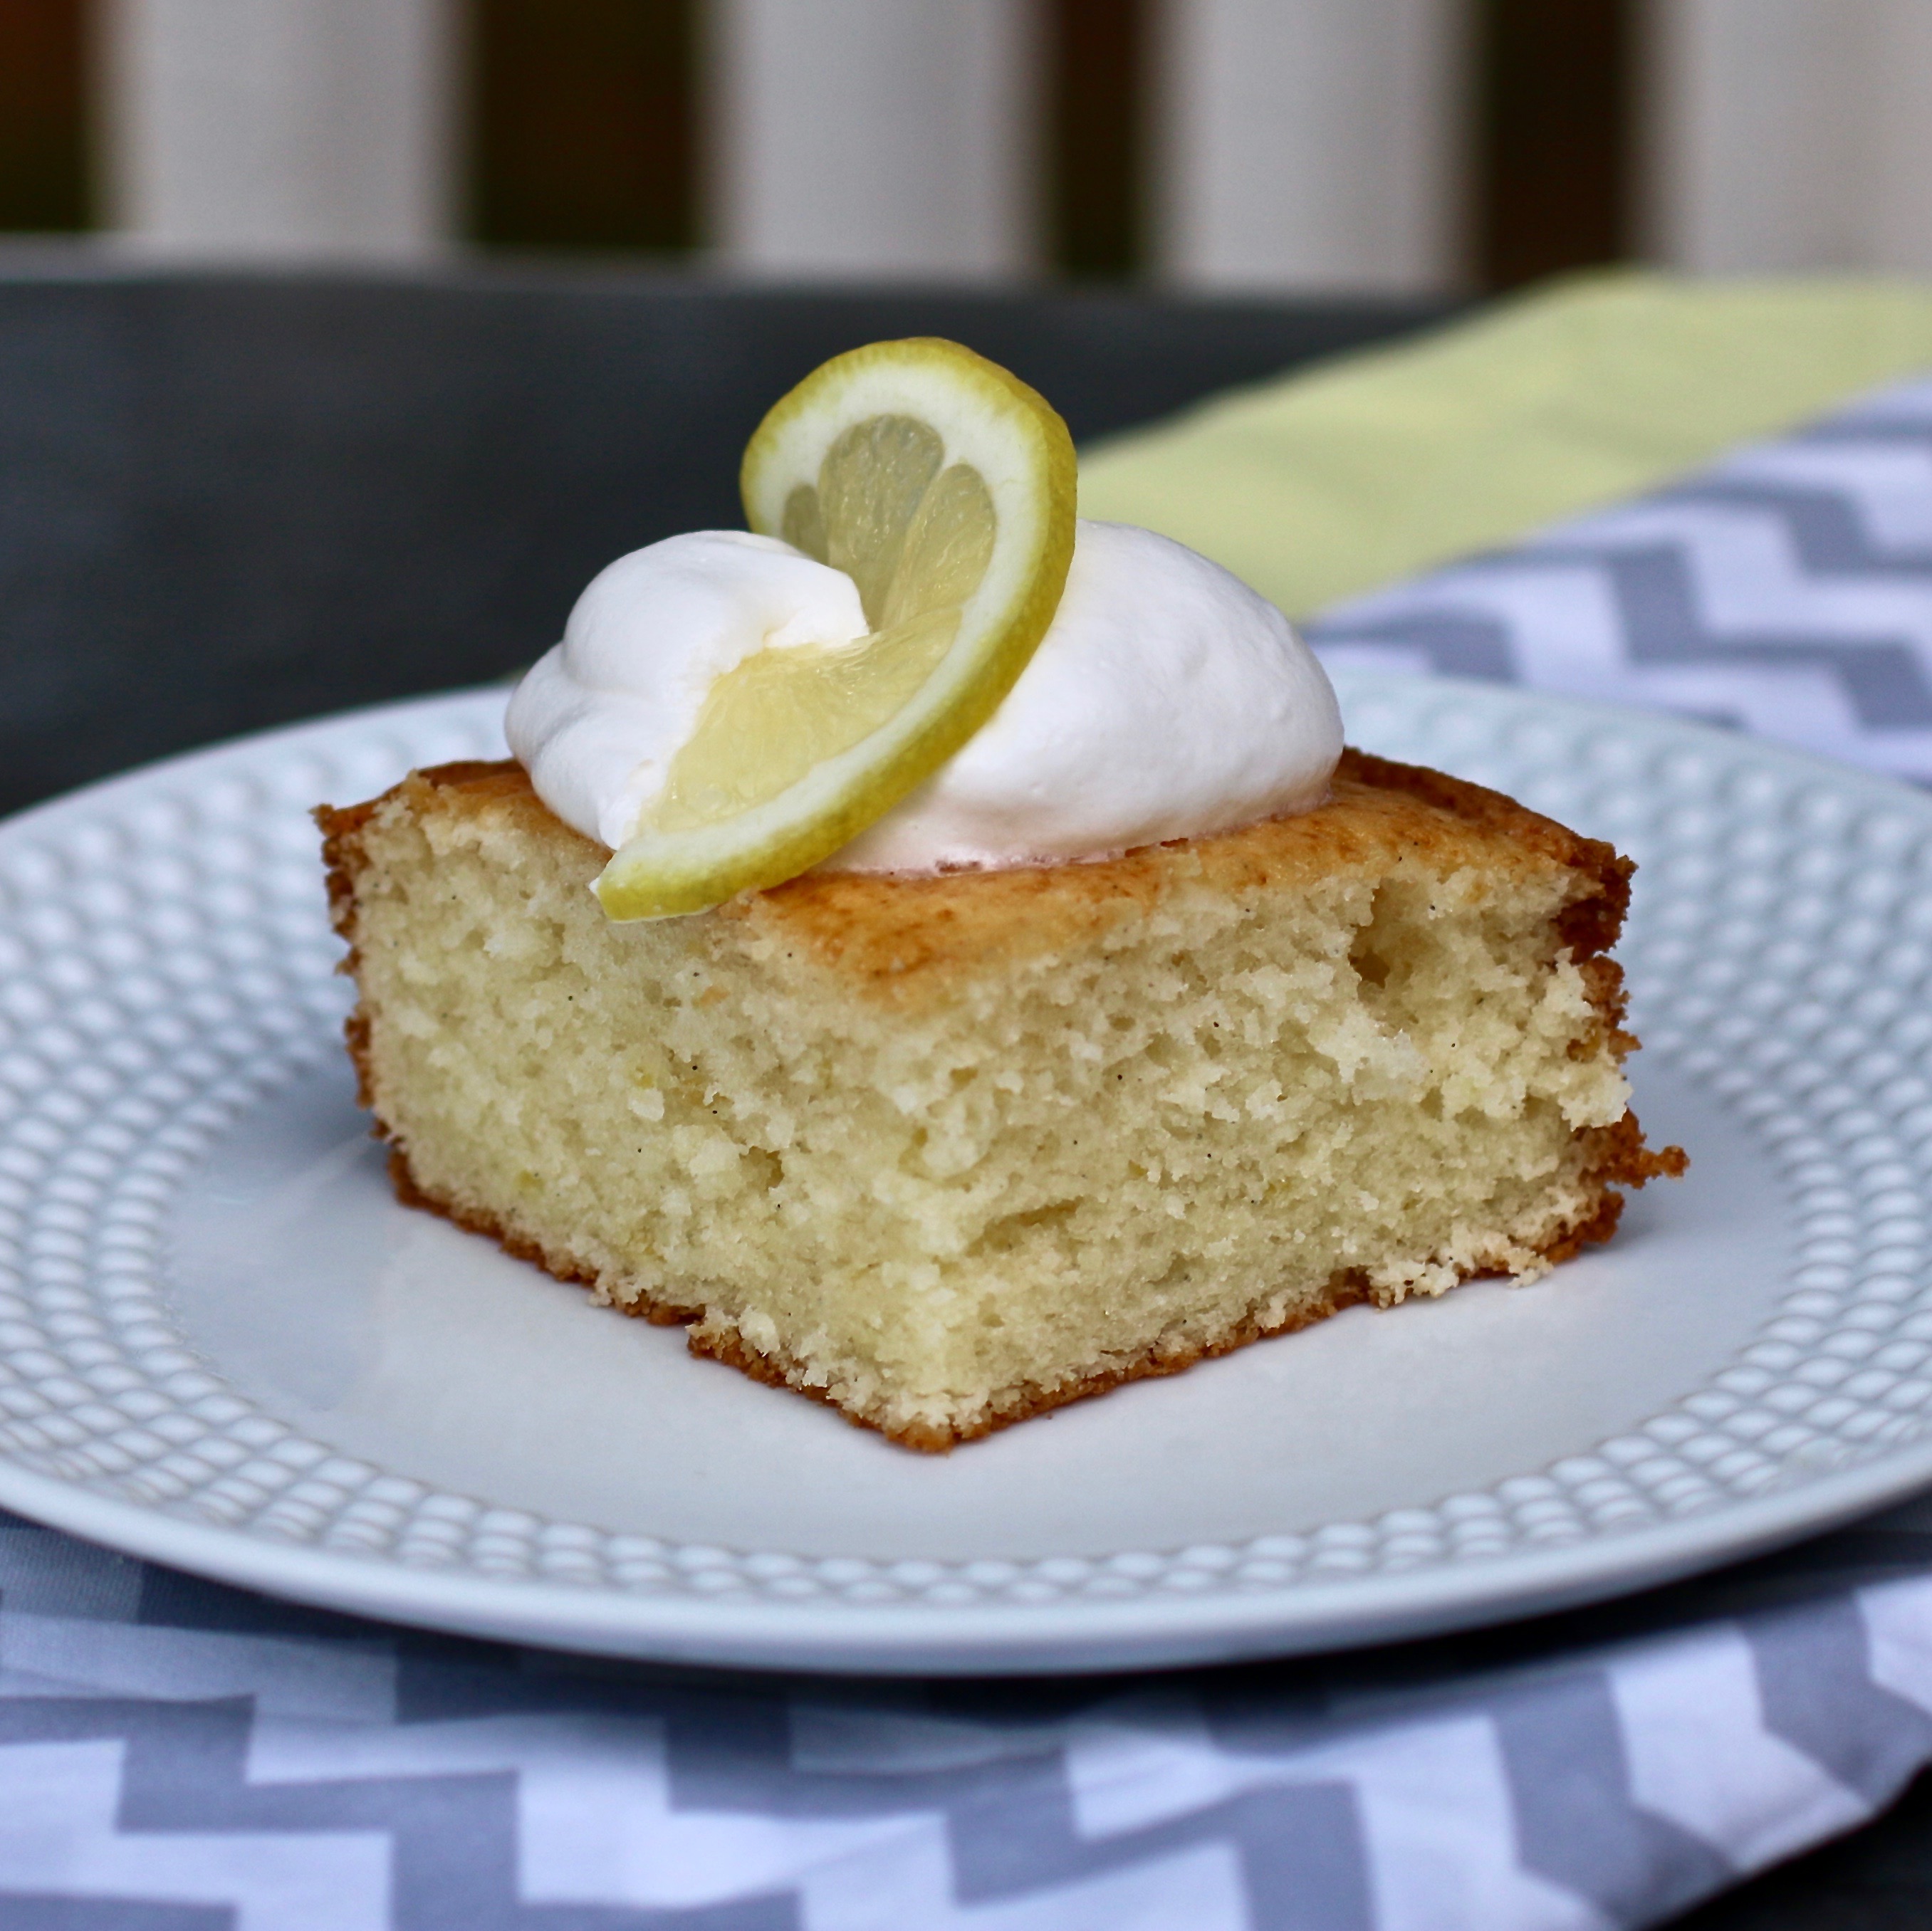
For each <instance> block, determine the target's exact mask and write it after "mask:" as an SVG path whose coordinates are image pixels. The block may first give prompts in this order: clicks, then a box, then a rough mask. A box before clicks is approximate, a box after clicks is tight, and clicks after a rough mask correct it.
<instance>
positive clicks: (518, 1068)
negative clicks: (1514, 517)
mask: <svg viewBox="0 0 1932 1931" xmlns="http://www.w3.org/2000/svg"><path fill="white" fill-rule="evenodd" d="M317 815H318V817H319V818H320V820H321V822H322V824H323V829H324V832H325V835H326V856H327V859H328V862H329V867H330V891H331V896H332V904H333V907H334V910H335V918H336V922H337V924H338V928H339V929H340V930H341V932H342V933H343V934H344V937H346V938H347V940H349V942H350V958H349V960H348V961H347V969H349V970H352V971H353V973H354V974H355V975H356V979H357V980H358V983H359V988H360V990H361V994H362V999H361V1003H360V1005H359V1008H358V1009H357V1012H356V1015H355V1016H354V1017H353V1018H352V1019H351V1020H350V1024H349V1036H350V1049H351V1051H352V1054H353V1056H354V1057H355V1059H356V1064H357V1067H358V1070H359V1078H360V1081H361V1087H362V1099H363V1102H364V1104H365V1105H368V1106H369V1107H371V1108H373V1110H374V1112H375V1114H376V1116H377V1121H378V1130H379V1131H380V1132H381V1133H383V1135H384V1136H385V1137H386V1138H388V1139H389V1141H390V1142H391V1143H392V1170H393V1171H394V1173H395V1176H396V1180H397V1184H398V1191H399V1192H400V1193H401V1195H402V1196H403V1197H404V1198H405V1199H406V1200H409V1201H411V1202H412V1203H413V1204H419V1205H424V1206H428V1207H434V1208H435V1209H437V1210H439V1211H441V1212H443V1213H446V1214H448V1215H449V1216H451V1217H452V1219H455V1220H456V1221H457V1222H459V1223H460V1224H461V1225H464V1226H466V1227H469V1228H473V1229H475V1230H477V1231H482V1232H485V1233H487V1234H490V1235H492V1236H493V1237H495V1238H496V1239H497V1240H499V1241H501V1242H502V1244H503V1245H504V1246H505V1247H507V1248H508V1249H509V1250H510V1251H511V1252H514V1253H517V1254H519V1255H523V1256H524V1257H526V1258H530V1259H532V1260H535V1261H538V1263H540V1264H541V1265H542V1266H544V1267H546V1268H547V1269H548V1270H550V1272H551V1273H554V1274H556V1275H558V1276H561V1277H562V1278H564V1279H576V1280H581V1281H583V1282H586V1283H589V1285H591V1286H592V1288H593V1290H594V1291H595V1294H597V1296H598V1298H599V1299H601V1300H605V1301H607V1302H610V1303H613V1304H614V1305H615V1306H618V1307H619V1308H622V1309H625V1310H626V1311H627V1312H632V1313H637V1314H641V1315H646V1316H647V1317H649V1318H653V1319H658V1320H665V1321H684V1322H687V1323H688V1324H689V1333H690V1345H691V1348H692V1349H693V1351H694V1352H697V1353H700V1354H708V1355H709V1356H712V1357H714V1358H715V1359H718V1360H722V1361H725V1362H728V1363H730V1364H731V1365H733V1366H736V1367H739V1368H740V1369H743V1370H745V1372H748V1373H751V1374H752V1375H756V1376H757V1377H758V1378H760V1379H763V1380H766V1381H775V1382H780V1383H782V1384H786V1385H788V1386H790V1387H793V1388H796V1389H798V1390H801V1391H802V1392H803V1393H807V1394H809V1395H812V1396H816V1397H817V1398H819V1399H823V1400H825V1401H827V1402H831V1403H832V1404H833V1405H835V1406H836V1407H838V1408H839V1409H840V1410H841V1411H843V1412H844V1414H847V1416H848V1417H850V1418H851V1419H853V1420H855V1421H858V1422H861V1423H865V1424H867V1425H868V1426H872V1427H874V1428H877V1429H880V1430H882V1431H883V1432H885V1433H886V1435H889V1436H891V1437H892V1438H893V1439H895V1441H900V1442H901V1443H904V1444H906V1445H907V1446H909V1447H916V1448H922V1449H935V1450H937V1449H944V1448H947V1447H950V1446H952V1445H953V1444H954V1443H956V1442H958V1441H964V1440H967V1439H969V1438H972V1437H974V1436H975V1435H983V1434H985V1433H986V1432H989V1431H990V1430H992V1429H995V1428H998V1427H1001V1426H1004V1425H1006V1424H1007V1423H1010V1422H1013V1421H1016V1420H1022V1419H1023V1418H1025V1417H1027V1416H1028V1415H1031V1414H1037V1413H1039V1412H1040V1411H1043V1410H1045V1409H1047V1408H1052V1407H1055V1406H1057V1405H1060V1404H1061V1403H1063V1402H1067V1401H1071V1400H1073V1399H1078V1398H1079V1397H1081V1396H1085V1395H1088V1394H1093V1393H1100V1392H1101V1391H1103V1390H1105V1389H1106V1388H1109V1387H1113V1386H1115V1385H1116V1384H1118V1383H1120V1382H1121V1381H1126V1380H1130V1379H1133V1378H1137V1377H1139V1376H1142V1375H1151V1374H1165V1373H1172V1372H1175V1371H1176V1370H1178V1369H1181V1368H1183V1367H1185V1366H1188V1365H1189V1364H1190V1363H1193V1362H1194V1361H1196V1360H1200V1359H1201V1358H1202V1357H1204V1356H1206V1355H1210V1354H1220V1353H1223V1352H1226V1351H1228V1350H1229V1348H1234V1347H1237V1346H1240V1345H1244V1343H1246V1342H1249V1341H1252V1340H1254V1339H1258V1338H1259V1337H1260V1336H1262V1335H1265V1334H1271V1333H1280V1332H1282V1331H1284V1330H1288V1329H1291V1328H1295V1327H1301V1326H1304V1325H1306V1324H1308V1323H1309V1322H1310V1321H1315V1320H1318V1319H1320V1318H1322V1317H1323V1316H1324V1315H1327V1314H1329V1313H1331V1312H1334V1311H1335V1309H1337V1308H1338V1307H1340V1306H1346V1305H1349V1303H1353V1302H1357V1301H1362V1300H1368V1301H1373V1302H1375V1303H1378V1304H1380V1305H1382V1306H1388V1305H1391V1304H1393V1303H1397V1302H1399V1301H1400V1300H1403V1299H1404V1298H1406V1297H1407V1296H1409V1295H1410V1294H1440V1293H1442V1291H1445V1289H1447V1288H1449V1287H1451V1286H1452V1285H1454V1284H1455V1283H1456V1282H1457V1281H1459V1280H1460V1279H1466V1278H1467V1277H1469V1276H1472V1275H1475V1274H1482V1273H1498V1274H1508V1275H1513V1276H1516V1277H1517V1278H1519V1279H1529V1278H1532V1277H1534V1276H1535V1275H1537V1274H1538V1273H1541V1272H1543V1271H1545V1270H1547V1268H1548V1267H1550V1265H1551V1264H1552V1263H1553V1262H1554V1261H1558V1260H1560V1259H1562V1258H1567V1257H1568V1255H1571V1254H1572V1253H1574V1252H1576V1250H1577V1248H1578V1247H1579V1246H1581V1245H1582V1244H1583V1243H1586V1242H1589V1241H1593V1240H1604V1239H1606V1238H1607V1237H1608V1236H1609V1234H1610V1232H1611V1231H1612V1230H1613V1228H1614V1227H1615V1225H1616V1216H1617V1214H1618V1212H1619V1209H1620V1208H1621V1206H1622V1195H1620V1194H1619V1192H1617V1191H1616V1189H1617V1187H1618V1186H1619V1185H1624V1186H1641V1185H1643V1183H1644V1181H1645V1180H1646V1179H1648V1178H1650V1177H1652V1176H1654V1175H1655V1174H1660V1173H1673V1174H1674V1173H1677V1172H1680V1171H1682V1168H1683V1165H1684V1159H1683V1156H1682V1153H1680V1152H1679V1150H1677V1149H1676V1148H1670V1149H1667V1150H1664V1151H1663V1152H1662V1153H1652V1152H1650V1151H1649V1150H1646V1147H1645V1146H1644V1144H1643V1138H1642V1135H1641V1133H1640V1131H1639V1129H1638V1128H1637V1122H1636V1120H1635V1119H1634V1117H1633V1116H1632V1115H1631V1113H1630V1111H1629V1110H1628V1099H1629V1093H1628V1086H1627V1084H1626V1082H1625V1079H1624V1077H1623V1075H1622V1069H1621V1061H1622V1058H1623V1057H1624V1055H1625V1053H1627V1052H1628V1051H1629V1050H1630V1049H1631V1048H1632V1047H1633V1046H1634V1045H1635V1044H1636V1042H1635V1041H1634V1039H1631V1037H1630V1036H1629V1035H1628V1033H1626V1032H1625V1031H1624V1030H1623V1028H1622V1017H1623V999H1622V982H1621V976H1620V974H1619V970H1618V968H1617V967H1616V965H1615V964H1614V963H1613V961H1610V960H1609V959H1608V958H1606V957H1604V952H1605V951H1606V949H1607V947H1608V946H1610V944H1611V943H1613V941H1614V940H1615V938H1616V934H1617V931H1618V929H1619V926H1620V925H1621V923H1622V917H1623V914H1624V911H1625V907H1626V905H1627V904H1628V894H1629V877H1630V873H1631V866H1630V865H1629V864H1628V861H1626V860H1625V859H1621V858H1619V856H1617V855H1616V853H1615V852H1614V851H1613V850H1611V849H1610V847H1608V846H1607V845H1604V844H1599V843H1597V842H1596V841H1592V840H1589V839H1585V838H1580V837H1579V836H1577V835H1576V834H1574V833H1573V832H1569V831H1567V830H1565V829H1564V828H1563V827H1562V826H1559V825H1556V824H1554V823H1552V822H1551V821H1550V820H1547V819H1544V818H1541V817H1537V816H1536V815H1535V814H1533V813H1531V812H1529V811H1526V810H1524V809H1523V808H1521V807H1520V806H1518V805H1515V804H1514V803H1513V802H1511V801H1510V800H1508V799H1505V798H1502V797H1500V796H1498V795H1497V794H1496V793H1490V792H1487V791H1484V790H1480V789H1479V788H1478V787H1475V786H1472V785H1468V784H1463V783H1461V782H1460V781H1457V780H1455V779H1453V778H1447V777H1444V776H1442V775H1440V774H1439V773H1436V772H1425V771H1421V770H1418V769H1415V768H1413V767H1410V766H1402V765H1397V764H1393V763H1388V761H1386V760H1380V759H1376V758H1372V757H1365V756H1364V755H1362V754H1359V753H1355V752H1350V753H1349V754H1346V756H1345V757H1344V760H1343V765H1342V766H1341V769H1340V771H1339V772H1338V773H1337V779H1336V783H1335V786H1334V796H1333V797H1332V799H1331V802H1329V803H1328V805H1325V806H1324V807H1322V808H1320V809H1319V810H1317V811H1313V812H1310V813H1307V814H1303V815H1301V816H1300V817H1294V818H1289V819H1285V820H1277V821H1272V822H1270V823H1265V824H1261V825H1256V826H1250V827H1248V828H1247V829H1245V830H1243V831H1240V832H1232V833H1229V834H1226V835H1223V836H1220V837H1216V838H1199V839H1193V840H1189V841H1184V842H1182V843H1180V844H1173V845H1166V846H1156V847H1148V848H1147V849H1146V850H1141V851H1136V852H1131V853H1127V854H1125V855H1124V856H1122V857H1120V858H1118V859H1110V860H1107V861H1104V862H1098V863H1095V864H1091V865H1060V866H1055V867H1051V868H1038V869H1031V870H1016V871H1001V872H992V873H953V874H940V875H938V876H935V877H926V878H917V879H905V878H880V877H868V876H865V875H862V874H811V875H808V876H807V877H804V878H802V879H796V880H793V881H791V882H790V883H788V884H787V885H784V886H780V887H778V888H777V889H775V890H772V891H769V892H762V893H757V894H752V895H747V896H746V897H745V898H741V899H739V900H736V901H733V902H731V903H730V904H727V905H725V906H723V907H719V908H718V910H716V911H715V912H710V913H699V914H696V915H694V916H690V917H688V918H682V919H668V920H663V921H658V922H649V923H643V924H637V925H613V924H611V923H610V922H608V921H607V920H606V919H605V918H604V916H603V914H602V913H601V911H600V910H599V909H598V906H597V904H596V903H595V900H594V899H593V898H592V897H591V895H590V894H589V890H588V889H587V888H588V886H589V882H590V880H592V878H593V877H595V875H596V874H597V872H598V870H599V869H600V868H601V866H602V864H603V862H604V857H605V854H604V851H603V850H602V848H601V847H599V846H597V845H595V844H592V842H591V841H588V840H586V839H585V838H581V837H580V836H579V835H577V833H576V832H572V831H571V830H569V829H568V828H567V827H565V826H563V825H562V824H561V823H559V821H558V820H556V818H555V817H553V816H552V815H551V814H550V812H549V811H548V810H547V808H545V807H544V805H542V804H541V802H540V801H538V799H537V798H536V797H535V794H534V793H533V792H532V790H530V787H529V782H528V780H527V778H526V777H525V775H524V774H523V772H522V770H521V769H520V768H519V767H518V766H515V765H514V764H508V763H505V764H473V763H472V764H463V765H449V766H441V767H440V768H438V769H434V770H431V771H427V772H417V773H414V774H413V775H411V776H410V777H409V778H407V779H405V780H404V781H403V783H401V784H399V785H398V786H397V787H395V789H394V790H391V791H389V792H388V793H385V794H384V795H383V796H382V797H380V798H379V799H372V800H371V801H370V802H368V803H366V804H363V805H356V806H353V807H350V808H346V809H343V810H339V811H338V810H332V809H329V808H324V809H323V811H320V812H319V813H318V814H317Z"/></svg>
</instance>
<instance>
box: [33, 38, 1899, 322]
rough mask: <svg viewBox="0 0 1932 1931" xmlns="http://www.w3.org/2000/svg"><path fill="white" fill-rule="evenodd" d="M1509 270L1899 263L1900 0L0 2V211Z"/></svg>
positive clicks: (256, 253) (381, 238)
mask: <svg viewBox="0 0 1932 1931" xmlns="http://www.w3.org/2000/svg"><path fill="white" fill-rule="evenodd" d="M74 230H98V231H101V232H102V234H103V235H104V245H111V246H113V247H119V248H124V249H139V250H145V251H148V252H149V253H155V254H166V255H168V256H172V257H175V258H177V259H210V260H214V259H220V260H229V261H233V260H236V259H247V258H254V259H264V260H266V259H301V258H307V259H329V260H335V261H340V260H344V259H389V260H392V261H395V260H407V259H412V258H428V257H433V256H437V255H438V254H440V253H447V252H448V251H449V250H453V249H456V248H460V247H486V248H490V249H497V250H549V251H565V252H570V253H578V254H584V253H592V252H596V253H620V254H623V255H625V256H637V255H640V254H649V255H656V256H662V257H664V258H666V259H670V260H677V261H683V262H691V263H693V264H695V265H703V266H705V267H707V268H716V269H719V270H724V271H735V272H739V273H744V274H763V275H767V276H778V277H784V278H787V279H792V280H798V279H805V278H819V279H825V278H834V279H846V280H860V279H864V280H873V279H877V278H879V277H898V278H919V279H927V280H932V279H949V278H961V277H970V278H976V279H980V280H986V279H988V278H1000V277H1029V276H1039V275H1055V274H1057V275H1061V276H1068V277H1096V278H1112V279H1115V280H1124V279H1129V278H1138V279H1141V280H1146V281H1148V282H1151V283H1158V284H1161V285H1165V286H1194V287H1202V288H1217V289H1252V290H1256V291H1262V290H1279V291H1284V292H1286V291H1312V290H1323V289H1326V290H1338V289H1349V290H1356V291H1374V290H1379V291H1388V292H1434V291H1443V292H1448V291H1454V290H1459V289H1498V288H1504V287H1509V286H1515V285H1517V284H1519V283H1523V282H1525V281H1527V280H1533V279H1535V278H1536V277H1539V276H1541V275H1544V274H1549V273H1551V272H1553V271H1559V270H1562V269H1566V268H1578V267H1583V266H1586V265H1590V264H1592V263H1595V262H1611V261H1619V260H1648V261H1653V262H1658V263H1661V264H1666V265H1673V266H1676V267H1679V268H1685V269H1688V270H1691V271H1700V272H1716V273H1722V272H1736V271H1785V270H1793V269H1801V270H1802V269H1808V268H1852V269H1858V268H1865V269H1874V270H1893V271H1906V272H1924V271H1928V270H1932V0H0V232H7V231H10V232H19V233H27V234H32V233H42V234H45V233H49V232H55V233H58V232H68V231H74Z"/></svg>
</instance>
